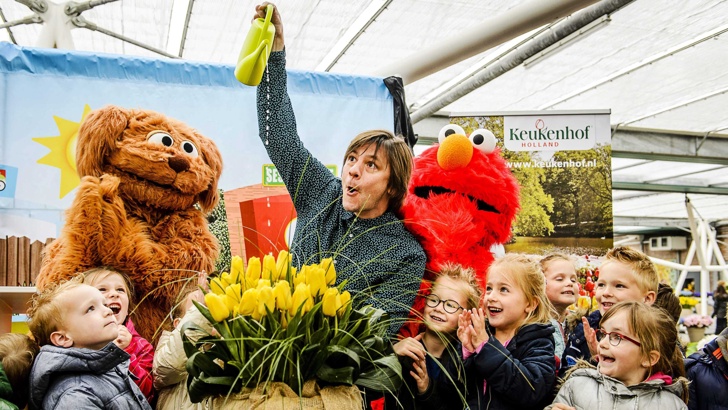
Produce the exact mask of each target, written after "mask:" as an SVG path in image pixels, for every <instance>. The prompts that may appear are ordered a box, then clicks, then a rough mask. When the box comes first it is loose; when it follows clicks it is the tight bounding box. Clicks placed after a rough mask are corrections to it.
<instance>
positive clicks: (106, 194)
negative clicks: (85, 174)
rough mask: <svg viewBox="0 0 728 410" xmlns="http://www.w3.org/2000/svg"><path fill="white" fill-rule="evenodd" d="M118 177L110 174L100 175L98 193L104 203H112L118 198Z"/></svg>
mask: <svg viewBox="0 0 728 410" xmlns="http://www.w3.org/2000/svg"><path fill="white" fill-rule="evenodd" d="M120 181H121V180H120V179H119V177H117V176H115V175H110V174H104V175H101V178H100V179H99V192H100V193H101V195H102V197H103V198H104V200H105V201H106V202H114V200H115V199H117V198H118V197H119V182H120Z"/></svg>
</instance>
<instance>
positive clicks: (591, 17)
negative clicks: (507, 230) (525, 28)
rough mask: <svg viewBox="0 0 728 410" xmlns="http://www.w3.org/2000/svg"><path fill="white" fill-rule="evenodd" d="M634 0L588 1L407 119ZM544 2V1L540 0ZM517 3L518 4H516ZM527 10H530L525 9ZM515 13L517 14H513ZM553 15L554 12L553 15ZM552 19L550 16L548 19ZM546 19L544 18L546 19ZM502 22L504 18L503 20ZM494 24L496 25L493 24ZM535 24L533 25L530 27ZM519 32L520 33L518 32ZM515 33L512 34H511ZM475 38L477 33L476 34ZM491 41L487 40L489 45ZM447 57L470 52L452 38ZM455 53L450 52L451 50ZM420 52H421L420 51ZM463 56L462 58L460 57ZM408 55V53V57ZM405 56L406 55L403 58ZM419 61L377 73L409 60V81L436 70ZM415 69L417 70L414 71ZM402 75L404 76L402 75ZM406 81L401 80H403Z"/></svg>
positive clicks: (454, 58)
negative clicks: (566, 17) (593, 2)
mask: <svg viewBox="0 0 728 410" xmlns="http://www.w3.org/2000/svg"><path fill="white" fill-rule="evenodd" d="M632 1H634V0H604V1H600V2H599V3H596V4H593V5H590V6H589V7H586V8H584V9H583V10H581V11H578V12H576V13H574V14H573V15H572V16H571V17H570V18H568V19H565V20H563V21H562V22H560V23H558V24H556V25H555V26H554V27H553V28H552V29H550V30H549V31H548V32H546V33H542V34H540V35H539V36H537V37H536V38H534V39H533V40H531V41H529V42H528V43H527V44H526V45H524V47H523V48H522V49H519V50H514V51H513V52H512V53H509V54H508V55H507V56H505V57H503V58H502V59H501V60H500V61H498V62H497V63H495V64H492V65H490V66H488V67H487V68H486V69H485V70H483V71H481V72H479V73H477V74H476V75H474V76H472V77H471V78H469V79H468V80H466V81H463V82H462V83H460V84H459V85H457V86H455V87H453V89H452V90H451V91H450V92H448V93H445V94H444V95H441V96H438V97H436V98H434V99H433V100H431V101H428V102H427V103H425V104H422V106H421V107H420V108H419V109H418V110H415V111H414V112H412V114H411V119H412V123H416V122H418V121H420V120H422V119H423V118H426V117H429V116H430V115H432V114H433V113H435V112H436V111H438V110H440V109H442V108H443V107H446V106H448V105H450V104H451V103H453V102H454V101H456V100H458V99H460V98H462V97H463V96H465V95H467V94H469V93H471V92H473V91H475V90H476V89H478V88H480V87H482V86H483V85H485V84H487V83H488V82H490V81H493V80H494V79H496V78H498V77H500V76H501V75H503V74H505V73H507V72H508V71H510V70H512V69H514V68H516V67H518V66H519V65H521V64H522V63H523V62H524V61H526V60H527V59H528V58H531V57H533V56H534V55H536V54H537V53H540V52H542V51H544V50H545V49H546V48H548V47H551V46H552V45H554V44H556V43H557V42H559V41H560V40H563V39H564V38H566V37H568V36H569V35H571V34H573V33H575V32H577V31H578V30H580V29H582V28H584V27H585V26H587V25H588V24H590V23H592V22H593V21H595V20H598V19H599V18H600V17H602V16H604V15H605V14H610V13H613V12H615V11H616V10H619V9H620V8H622V7H624V6H625V5H627V4H629V3H631V2H632ZM543 3H545V2H543ZM523 6H528V7H535V6H534V5H533V4H531V3H527V4H526V3H524V4H523ZM519 7H520V6H519ZM515 9H516V7H514V8H513V9H511V10H509V12H508V13H505V14H503V15H501V16H499V18H500V17H507V18H512V19H522V18H523V17H522V16H513V14H515V13H514V10H515ZM523 13H526V14H527V12H526V11H523ZM529 13H530V12H529ZM516 17H517V18H516ZM554 17H556V16H554ZM552 20H553V19H552ZM546 22H547V21H544V23H546ZM490 23H491V21H490V20H488V22H487V23H486V24H481V26H484V27H488V28H489V29H490V28H492V27H491V26H490ZM504 24H505V22H504ZM493 27H497V26H493ZM534 28H535V27H534ZM519 34H520V33H519ZM468 36H471V37H472V36H473V35H472V34H468V33H464V34H463V36H462V38H463V39H464V40H461V41H465V40H467V41H471V40H472V39H471V38H470V37H468ZM514 37H515V36H514ZM476 38H477V37H476ZM499 38H500V37H499ZM501 40H502V41H506V40H509V38H501ZM481 42H482V41H481ZM492 45H494V44H490V46H492ZM447 46H448V48H447V50H448V51H447V53H446V55H447V57H448V58H449V59H451V60H450V63H449V64H448V66H449V65H452V64H455V63H457V62H459V61H462V60H463V59H464V58H467V57H470V56H472V55H474V54H471V53H466V52H464V51H463V50H462V49H461V48H460V47H456V46H454V44H453V42H452V41H450V42H449V44H448V45H447ZM486 46H488V43H483V44H481V45H480V47H481V48H480V51H484V50H486V49H487V48H489V46H488V47H486ZM453 52H454V53H456V54H454V55H452V54H451V53H453ZM461 52H463V54H462V55H461V56H458V54H457V53H461ZM420 53H421V52H420ZM420 53H418V57H419V59H420V60H423V59H424V55H421V54H420ZM428 57H429V58H430V59H431V60H432V59H435V60H436V61H434V62H432V63H431V64H432V66H435V67H434V68H437V70H439V69H442V68H445V67H439V66H438V64H440V65H443V64H444V63H442V62H440V61H439V59H438V56H437V55H428ZM460 57H463V58H460ZM408 59H409V57H408ZM405 60H407V59H405ZM423 63H424V62H422V61H414V62H412V61H406V62H402V63H401V64H402V67H400V68H397V67H395V66H394V65H393V66H389V67H388V68H387V69H383V70H381V71H380V74H383V73H386V72H388V71H387V70H390V72H392V73H399V71H397V70H398V69H399V70H405V67H404V66H405V64H413V65H414V66H415V68H414V69H413V68H407V69H406V70H405V72H406V73H409V75H410V77H411V78H410V81H409V82H412V81H415V80H417V79H419V78H422V77H424V76H426V75H429V74H432V73H433V72H435V71H437V70H435V69H434V68H433V67H427V69H429V70H426V69H425V68H421V67H417V65H418V64H423ZM418 70H419V71H420V72H418ZM402 78H403V79H405V75H402ZM407 83H408V82H407V81H405V84H407Z"/></svg>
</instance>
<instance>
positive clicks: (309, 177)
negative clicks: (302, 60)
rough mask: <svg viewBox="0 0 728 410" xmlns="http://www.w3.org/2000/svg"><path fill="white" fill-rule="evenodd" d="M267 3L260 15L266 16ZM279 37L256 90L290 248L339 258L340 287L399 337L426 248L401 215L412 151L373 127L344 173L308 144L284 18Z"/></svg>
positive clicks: (302, 254) (276, 20) (303, 254)
mask: <svg viewBox="0 0 728 410" xmlns="http://www.w3.org/2000/svg"><path fill="white" fill-rule="evenodd" d="M265 6H266V4H263V5H261V6H258V7H257V8H256V17H258V16H264V15H265ZM271 22H272V23H273V24H274V25H275V28H276V34H275V38H274V40H273V46H272V53H271V55H270V59H269V60H268V74H267V75H268V77H267V78H266V80H264V81H263V83H262V84H261V85H260V86H259V87H258V127H259V130H260V138H261V139H262V140H263V141H264V144H265V148H266V150H267V151H268V155H269V156H270V159H271V161H273V163H274V164H275V166H276V168H277V169H278V172H279V173H280V175H281V177H282V178H283V181H284V182H285V184H286V187H287V188H288V192H289V194H290V195H291V198H292V199H293V204H294V206H295V208H296V213H297V214H298V221H297V223H296V232H295V235H294V239H293V241H292V245H291V254H292V255H293V262H294V264H296V265H299V266H300V265H303V264H310V263H317V262H319V261H320V260H321V259H323V258H327V257H331V258H333V259H334V263H335V267H336V272H337V278H336V281H337V284H339V283H341V282H342V281H344V280H345V281H347V284H346V286H345V289H347V290H349V291H350V292H351V293H352V295H353V297H354V300H355V303H356V305H372V306H374V307H377V308H380V309H383V310H384V311H386V312H387V313H388V314H389V316H390V318H391V319H392V320H391V322H390V323H389V326H388V334H389V335H394V334H396V333H397V331H398V330H399V328H400V326H401V325H402V323H403V322H404V320H405V319H406V317H407V314H408V312H409V310H410V307H411V306H412V303H413V301H414V298H415V294H416V293H417V290H418V289H419V286H420V281H421V280H422V275H423V273H424V270H425V261H426V257H425V253H424V251H423V250H422V247H421V246H420V244H419V243H418V242H417V240H416V239H415V238H414V237H413V236H412V235H411V234H410V233H409V232H408V231H407V230H406V229H405V228H404V226H403V224H402V221H401V220H400V219H399V218H398V217H397V216H396V214H395V213H396V212H397V211H399V208H400V207H401V206H402V203H403V201H404V197H405V194H406V192H407V185H408V184H409V179H410V175H411V172H412V154H411V151H410V149H409V147H408V146H407V144H406V142H405V141H404V139H403V138H402V137H399V136H395V135H392V134H391V133H390V132H388V131H384V130H373V131H367V132H363V133H361V134H359V135H358V136H356V137H355V138H354V139H353V140H352V142H351V143H350V144H349V147H348V148H347V150H346V155H345V156H344V164H343V170H342V173H341V178H340V179H339V178H337V177H336V176H334V175H332V174H331V172H330V171H329V170H328V169H327V168H326V167H325V166H324V165H323V164H322V163H321V162H320V161H318V160H317V159H316V158H314V157H313V155H311V153H310V152H309V151H308V150H307V149H306V148H305V147H304V146H303V143H302V142H301V140H300V138H299V136H298V133H297V131H296V119H295V116H294V114H293V107H292V105H291V101H290V99H289V97H288V92H287V89H286V79H287V76H286V70H285V68H286V67H285V65H286V61H285V51H284V41H283V23H282V21H281V17H280V14H279V13H278V10H277V9H276V10H275V11H274V12H273V16H272V19H271Z"/></svg>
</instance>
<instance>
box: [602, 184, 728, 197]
mask: <svg viewBox="0 0 728 410" xmlns="http://www.w3.org/2000/svg"><path fill="white" fill-rule="evenodd" d="M612 189H613V190H619V189H621V190H626V191H649V192H673V193H675V192H677V193H686V194H711V195H728V188H719V187H708V186H697V185H675V184H647V183H644V182H628V181H612Z"/></svg>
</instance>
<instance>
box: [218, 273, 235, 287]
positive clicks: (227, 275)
mask: <svg viewBox="0 0 728 410" xmlns="http://www.w3.org/2000/svg"><path fill="white" fill-rule="evenodd" d="M220 282H222V284H223V285H225V287H228V286H230V284H231V283H233V282H232V280H230V273H228V272H223V273H222V274H221V275H220Z"/></svg>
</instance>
